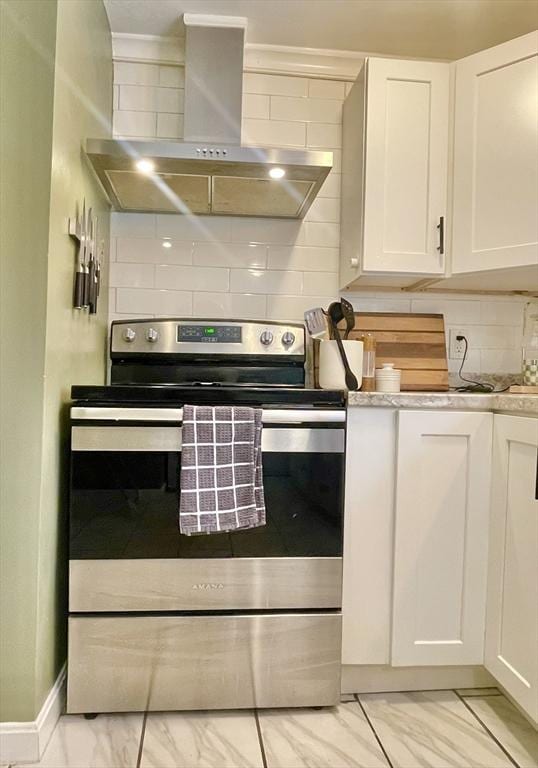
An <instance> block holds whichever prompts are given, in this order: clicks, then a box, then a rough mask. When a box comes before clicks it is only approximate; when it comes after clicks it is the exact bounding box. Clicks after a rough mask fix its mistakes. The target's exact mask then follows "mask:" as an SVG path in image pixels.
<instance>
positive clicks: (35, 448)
mask: <svg viewBox="0 0 538 768" xmlns="http://www.w3.org/2000/svg"><path fill="white" fill-rule="evenodd" d="M0 14H1V17H0V56H1V59H0V98H1V112H0V114H1V128H0V142H1V165H0V238H1V239H0V254H1V261H0V265H1V266H0V268H1V275H0V323H1V338H2V344H1V346H0V366H1V371H2V376H1V389H0V417H1V432H0V436H1V437H0V439H1V442H0V461H1V471H2V477H1V485H0V577H1V582H0V583H1V585H2V588H1V594H0V619H1V620H0V675H1V677H0V682H1V685H0V720H30V719H33V715H34V712H35V672H34V665H35V653H36V622H37V615H36V601H37V553H38V535H39V524H38V522H39V514H38V513H39V498H40V493H41V488H40V483H41V458H42V441H41V433H42V424H43V399H44V381H43V371H44V365H45V335H44V333H43V331H44V328H45V318H46V299H47V252H48V240H49V208H50V180H51V154H52V114H53V112H52V106H53V99H54V59H55V47H56V0H50V1H49V0H30V1H27V2H21V1H20V0H3V2H2V3H1V4H0Z"/></svg>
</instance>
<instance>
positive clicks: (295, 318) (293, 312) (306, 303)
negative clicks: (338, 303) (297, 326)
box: [267, 295, 335, 322]
mask: <svg viewBox="0 0 538 768" xmlns="http://www.w3.org/2000/svg"><path fill="white" fill-rule="evenodd" d="M334 298H335V297H334V296H327V295H322V296H268V297H267V319H268V320H288V321H291V322H303V320H304V313H305V312H306V310H307V309H312V307H327V306H328V305H329V304H330V303H331V301H334Z"/></svg>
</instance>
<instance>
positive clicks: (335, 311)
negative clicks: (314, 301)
mask: <svg viewBox="0 0 538 768" xmlns="http://www.w3.org/2000/svg"><path fill="white" fill-rule="evenodd" d="M327 313H328V315H329V328H331V327H332V331H333V335H334V339H335V341H336V344H337V346H338V352H339V353H340V359H341V361H342V365H343V366H344V371H345V381H346V387H347V388H348V389H349V390H351V391H353V392H355V391H356V390H357V389H358V388H359V383H358V381H357V377H356V376H355V374H354V373H353V371H352V370H351V368H350V367H349V363H348V360H347V356H346V353H345V350H344V345H343V344H342V339H341V337H340V331H339V330H338V327H337V326H338V323H339V322H340V320H343V319H344V310H343V309H342V304H341V303H340V302H339V301H334V302H333V303H332V304H331V305H330V306H329V309H328V310H327Z"/></svg>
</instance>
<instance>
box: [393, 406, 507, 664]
mask: <svg viewBox="0 0 538 768" xmlns="http://www.w3.org/2000/svg"><path fill="white" fill-rule="evenodd" d="M492 421H493V417H492V414H491V413H469V412H456V411H448V412H441V411H401V412H400V414H399V423H398V446H397V451H398V459H397V478H396V512H395V519H396V531H395V545H394V592H393V601H394V608H393V617H392V664H393V666H421V665H466V664H482V663H483V658H484V627H485V609H486V574H487V531H488V521H489V484H490V470H491V429H492Z"/></svg>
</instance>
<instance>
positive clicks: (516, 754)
mask: <svg viewBox="0 0 538 768" xmlns="http://www.w3.org/2000/svg"><path fill="white" fill-rule="evenodd" d="M467 705H468V706H469V707H470V708H471V709H472V710H473V712H474V713H475V714H476V715H477V717H479V718H480V720H481V721H482V722H483V723H484V725H485V726H486V727H487V728H489V730H490V731H491V733H492V734H493V735H494V736H495V738H496V739H498V740H499V742H500V743H501V744H502V745H503V747H504V748H505V749H506V751H507V752H509V753H510V754H511V755H512V757H513V758H514V760H515V761H516V763H517V764H518V765H519V766H520V768H537V766H538V733H536V731H535V730H534V728H533V727H532V726H531V724H530V723H528V722H527V720H525V718H524V717H523V715H522V714H520V713H519V712H518V711H517V709H516V708H515V707H514V705H513V704H512V703H511V702H510V701H508V699H507V698H505V697H504V696H487V697H484V698H482V699H481V698H479V697H475V696H473V697H472V698H471V699H469V700H468V701H467Z"/></svg>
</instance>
